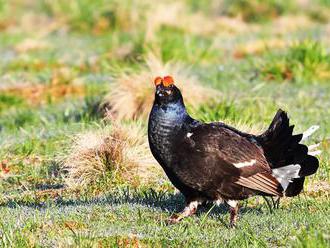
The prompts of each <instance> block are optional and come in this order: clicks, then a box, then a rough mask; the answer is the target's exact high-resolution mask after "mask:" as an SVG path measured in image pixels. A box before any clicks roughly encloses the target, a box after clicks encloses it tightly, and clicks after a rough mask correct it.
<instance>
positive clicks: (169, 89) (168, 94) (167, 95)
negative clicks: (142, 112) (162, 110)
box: [154, 76, 183, 105]
mask: <svg viewBox="0 0 330 248" xmlns="http://www.w3.org/2000/svg"><path fill="white" fill-rule="evenodd" d="M154 84H155V86H156V93H155V102H156V103H157V104H160V105H163V104H168V103H176V102H180V103H183V99H182V95H181V92H180V90H179V89H178V88H177V87H176V86H175V85H174V79H173V77H171V76H165V77H163V78H162V77H156V78H155V80H154Z"/></svg>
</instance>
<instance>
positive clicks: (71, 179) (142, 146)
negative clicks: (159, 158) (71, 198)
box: [62, 123, 158, 187]
mask: <svg viewBox="0 0 330 248" xmlns="http://www.w3.org/2000/svg"><path fill="white" fill-rule="evenodd" d="M156 165H157V163H156V161H155V160H154V159H153V157H152V155H151V153H150V151H149V147H148V143H147V137H146V135H145V134H144V131H143V129H142V127H141V126H140V125H136V124H135V125H120V124H119V123H116V124H113V125H112V126H111V127H105V128H104V129H99V130H96V131H88V132H85V133H82V134H79V135H77V136H76V137H75V138H74V139H73V143H72V145H71V148H70V149H69V152H68V154H67V156H66V157H65V158H64V159H63V160H62V168H63V170H64V171H66V172H67V175H66V177H65V182H66V184H67V185H68V186H69V187H76V186H87V185H89V184H92V183H95V182H97V181H98V180H100V179H102V178H104V177H106V176H108V175H111V177H112V178H113V179H114V180H125V181H129V182H130V183H132V184H134V183H141V182H142V183H143V182H145V181H152V180H155V179H157V178H158V176H156V174H157V173H158V170H157V168H158V167H157V166H156Z"/></svg>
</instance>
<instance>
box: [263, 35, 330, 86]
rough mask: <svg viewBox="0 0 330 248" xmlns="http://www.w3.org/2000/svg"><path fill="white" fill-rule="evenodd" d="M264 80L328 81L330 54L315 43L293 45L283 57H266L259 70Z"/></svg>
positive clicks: (305, 42)
mask: <svg viewBox="0 0 330 248" xmlns="http://www.w3.org/2000/svg"><path fill="white" fill-rule="evenodd" d="M259 70H260V74H261V75H262V77H263V78H265V79H266V80H277V81H293V82H314V81H323V82H324V81H326V80H329V79H330V54H329V53H328V52H327V51H326V49H325V47H324V46H323V45H322V44H321V43H319V42H315V41H303V42H299V43H296V44H293V45H292V46H291V47H290V48H289V49H288V50H287V51H286V53H285V54H284V55H280V54H273V53H272V52H271V51H270V52H269V54H268V55H267V60H266V63H262V65H261V66H260V68H259Z"/></svg>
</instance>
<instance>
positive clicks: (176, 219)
mask: <svg viewBox="0 0 330 248" xmlns="http://www.w3.org/2000/svg"><path fill="white" fill-rule="evenodd" d="M181 220H182V218H181V217H180V215H178V214H173V215H172V216H171V217H170V218H168V219H167V220H166V224H167V225H173V224H177V223H179V222H180V221H181Z"/></svg>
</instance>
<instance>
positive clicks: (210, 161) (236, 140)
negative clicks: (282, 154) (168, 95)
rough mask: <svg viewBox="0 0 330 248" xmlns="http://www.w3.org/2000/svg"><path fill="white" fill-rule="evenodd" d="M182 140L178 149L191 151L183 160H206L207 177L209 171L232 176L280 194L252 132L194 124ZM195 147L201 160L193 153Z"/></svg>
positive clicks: (248, 185)
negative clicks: (248, 133)
mask: <svg viewBox="0 0 330 248" xmlns="http://www.w3.org/2000/svg"><path fill="white" fill-rule="evenodd" d="M184 140H185V142H184V144H181V145H180V148H179V150H180V149H181V152H188V153H189V154H191V155H190V156H188V158H186V160H195V162H203V163H205V167H206V168H208V170H207V171H206V172H209V173H211V174H210V175H209V176H210V177H212V174H213V175H218V176H223V177H227V178H228V177H231V179H232V182H234V183H236V184H238V185H241V186H244V187H247V188H250V189H254V190H258V191H261V192H264V193H267V194H270V195H281V193H280V190H279V189H280V186H279V185H280V184H279V182H278V181H277V180H276V179H275V178H274V177H273V176H272V175H271V173H272V172H271V169H270V166H269V164H268V162H267V160H266V158H265V156H264V154H263V151H262V148H261V147H260V146H259V145H258V144H257V142H256V141H255V140H254V139H253V136H250V137H249V136H242V135H241V134H240V133H237V132H235V131H234V130H233V129H229V128H227V127H226V126H223V125H219V124H217V123H213V124H212V123H211V124H203V125H200V126H198V127H196V128H193V129H192V130H191V132H188V133H187V135H186V137H185V139H184ZM196 151H197V154H198V159H201V160H202V161H198V160H197V159H196V156H194V155H193V154H194V152H196ZM185 162H188V161H185ZM190 162H191V163H193V161H190Z"/></svg>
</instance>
